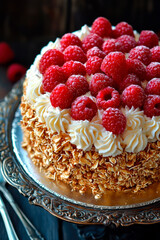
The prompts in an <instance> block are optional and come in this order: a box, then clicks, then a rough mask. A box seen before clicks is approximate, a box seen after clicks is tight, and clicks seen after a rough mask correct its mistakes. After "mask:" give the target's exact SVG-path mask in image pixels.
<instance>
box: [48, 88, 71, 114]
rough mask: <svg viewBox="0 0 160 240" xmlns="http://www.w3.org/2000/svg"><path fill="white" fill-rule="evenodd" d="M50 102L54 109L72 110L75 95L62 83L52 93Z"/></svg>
mask: <svg viewBox="0 0 160 240" xmlns="http://www.w3.org/2000/svg"><path fill="white" fill-rule="evenodd" d="M50 101H51V104H52V106H53V107H60V108H61V109H65V108H70V107H71V104H72V101H73V95H72V92H71V91H70V90H69V89H68V87H67V86H66V85H65V84H62V83H60V84H58V85H57V86H56V87H55V88H54V89H53V91H52V92H51V95H50Z"/></svg>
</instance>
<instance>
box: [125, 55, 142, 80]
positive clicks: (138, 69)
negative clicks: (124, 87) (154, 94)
mask: <svg viewBox="0 0 160 240" xmlns="http://www.w3.org/2000/svg"><path fill="white" fill-rule="evenodd" d="M126 62H127V69H128V73H134V74H136V75H137V76H138V77H139V79H140V80H141V81H143V80H145V78H146V66H145V65H144V64H143V63H142V62H141V61H139V60H138V59H131V58H128V59H127V60H126Z"/></svg>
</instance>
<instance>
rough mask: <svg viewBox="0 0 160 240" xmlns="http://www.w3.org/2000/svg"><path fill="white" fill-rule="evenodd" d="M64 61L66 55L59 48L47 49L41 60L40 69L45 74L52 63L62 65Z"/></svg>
mask: <svg viewBox="0 0 160 240" xmlns="http://www.w3.org/2000/svg"><path fill="white" fill-rule="evenodd" d="M63 63H64V55H63V53H62V52H60V51H59V50H57V49H49V50H48V51H46V52H45V53H44V54H43V55H42V57H41V59H40V62H39V71H40V72H41V73H42V74H44V73H45V71H46V69H47V68H49V67H50V66H51V65H58V66H62V65H63Z"/></svg>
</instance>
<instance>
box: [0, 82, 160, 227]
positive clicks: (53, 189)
mask: <svg viewBox="0 0 160 240" xmlns="http://www.w3.org/2000/svg"><path fill="white" fill-rule="evenodd" d="M22 85H23V80H22V81H20V82H19V83H17V84H16V85H15V86H14V88H13V89H12V91H11V92H10V93H9V94H8V96H7V97H5V98H4V100H3V101H1V102H0V160H1V161H2V172H3V175H4V177H5V179H6V180H7V181H8V183H9V184H11V185H12V186H14V187H16V188H17V189H18V190H19V192H20V193H22V194H23V195H24V196H26V197H28V200H29V202H30V203H32V204H35V205H39V206H41V207H43V208H44V209H46V210H47V211H49V212H50V213H51V214H53V215H55V216H57V217H59V218H61V219H63V220H66V221H70V222H74V223H80V224H105V225H109V224H115V225H116V226H119V225H122V226H127V225H131V224H134V223H139V224H140V223H143V224H144V223H157V222H160V183H156V184H153V185H152V186H150V187H148V188H147V189H145V191H141V192H140V193H137V194H135V193H131V192H128V193H123V192H119V193H116V192H112V191H107V192H106V193H105V194H104V196H103V198H102V199H100V200H96V199H94V198H93V196H92V195H91V193H87V194H84V195H80V194H79V193H77V192H72V191H71V189H70V188H69V186H66V185H65V184H63V183H61V182H53V181H50V180H48V179H47V178H46V177H45V176H44V173H43V172H39V170H38V169H37V167H36V166H34V164H33V163H32V161H31V160H30V159H29V157H28V155H27V153H26V151H25V150H24V149H23V148H22V147H21V142H22V138H23V135H22V131H21V127H20V120H21V114H20V110H19V104H20V99H21V95H22Z"/></svg>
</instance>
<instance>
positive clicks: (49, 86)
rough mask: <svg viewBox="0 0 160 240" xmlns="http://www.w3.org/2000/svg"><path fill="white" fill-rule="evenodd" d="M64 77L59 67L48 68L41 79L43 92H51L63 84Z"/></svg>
mask: <svg viewBox="0 0 160 240" xmlns="http://www.w3.org/2000/svg"><path fill="white" fill-rule="evenodd" d="M65 81H66V76H65V74H64V72H63V70H62V68H61V67H59V66H57V65H52V66H50V67H49V68H48V69H47V70H46V72H45V74H44V77H43V80H42V84H43V90H44V91H46V92H51V91H52V90H53V88H55V86H57V85H58V84H59V83H65Z"/></svg>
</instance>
